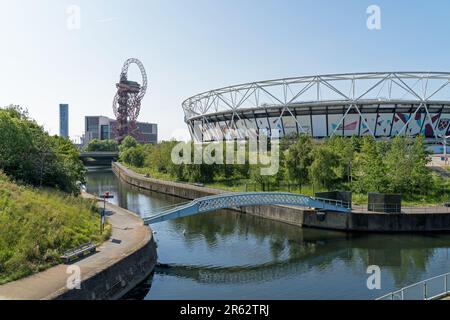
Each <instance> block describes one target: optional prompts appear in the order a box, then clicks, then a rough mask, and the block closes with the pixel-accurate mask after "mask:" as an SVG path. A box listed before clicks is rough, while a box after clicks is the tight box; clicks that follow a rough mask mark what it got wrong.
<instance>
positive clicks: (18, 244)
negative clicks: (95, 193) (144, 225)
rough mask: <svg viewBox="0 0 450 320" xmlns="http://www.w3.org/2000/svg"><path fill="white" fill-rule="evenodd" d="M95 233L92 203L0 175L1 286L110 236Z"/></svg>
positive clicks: (96, 216) (96, 215) (95, 215)
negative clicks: (16, 182)
mask: <svg viewBox="0 0 450 320" xmlns="http://www.w3.org/2000/svg"><path fill="white" fill-rule="evenodd" d="M105 230H106V232H105V233H104V234H103V235H100V232H99V209H98V208H97V206H96V203H95V201H94V200H87V199H83V198H81V197H74V196H71V195H67V194H64V193H60V192H58V191H55V190H43V189H34V188H31V187H26V186H20V185H17V184H15V183H12V182H11V181H10V180H8V178H7V177H6V176H5V175H3V174H1V173H0V284H4V283H6V282H9V281H14V280H17V279H20V278H22V277H25V276H28V275H31V274H33V273H36V272H40V271H43V270H45V269H47V268H49V267H51V266H54V265H56V264H58V263H60V262H61V260H60V256H61V254H63V252H64V251H66V250H67V249H70V248H73V247H76V246H78V245H81V244H83V243H86V242H89V241H92V242H94V243H101V242H103V241H104V240H106V239H107V238H108V237H109V236H110V234H111V228H110V226H109V225H108V226H106V229H105Z"/></svg>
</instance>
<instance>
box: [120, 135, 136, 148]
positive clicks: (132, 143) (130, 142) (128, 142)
mask: <svg viewBox="0 0 450 320" xmlns="http://www.w3.org/2000/svg"><path fill="white" fill-rule="evenodd" d="M137 145H138V142H137V140H136V139H135V138H133V137H132V136H126V137H125V139H123V141H122V144H121V145H120V147H119V151H122V150H126V149H129V148H133V147H136V146H137Z"/></svg>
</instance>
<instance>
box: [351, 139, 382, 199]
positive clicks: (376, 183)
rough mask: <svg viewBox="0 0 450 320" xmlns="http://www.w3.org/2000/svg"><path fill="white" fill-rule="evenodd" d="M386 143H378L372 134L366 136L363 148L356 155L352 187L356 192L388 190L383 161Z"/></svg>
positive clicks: (363, 140)
mask: <svg viewBox="0 0 450 320" xmlns="http://www.w3.org/2000/svg"><path fill="white" fill-rule="evenodd" d="M383 149H384V144H383V143H382V142H379V143H377V142H376V141H375V139H374V138H373V137H371V136H364V138H363V139H362V144H361V150H360V152H359V153H358V154H357V155H356V159H355V162H356V168H355V178H356V181H355V182H354V183H353V184H352V188H353V189H354V190H355V191H356V192H360V193H366V192H384V191H386V186H387V179H386V167H385V164H384V162H383V155H384V154H383V153H382V150H383Z"/></svg>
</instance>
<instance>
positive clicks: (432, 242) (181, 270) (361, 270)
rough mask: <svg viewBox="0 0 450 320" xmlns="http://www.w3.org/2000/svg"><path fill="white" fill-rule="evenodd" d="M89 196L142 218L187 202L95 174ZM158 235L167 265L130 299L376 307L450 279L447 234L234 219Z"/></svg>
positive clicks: (165, 228)
mask: <svg viewBox="0 0 450 320" xmlns="http://www.w3.org/2000/svg"><path fill="white" fill-rule="evenodd" d="M86 188H87V191H88V192H90V193H96V194H101V193H103V192H105V191H110V192H111V193H112V194H113V195H114V199H112V200H111V202H113V203H115V204H118V205H119V206H121V207H123V208H126V209H129V210H131V211H134V212H136V213H139V214H140V215H141V216H145V215H149V214H151V213H152V212H155V211H157V209H158V208H161V207H164V206H167V205H172V204H176V203H181V202H185V201H186V200H183V199H178V198H174V197H170V196H166V195H162V194H157V193H152V192H147V191H143V190H139V189H136V188H134V187H131V186H129V185H126V184H124V183H122V182H120V181H119V180H118V179H117V178H116V177H115V176H114V174H113V173H112V171H111V170H110V169H92V170H90V171H89V172H88V176H87V185H86ZM152 229H153V230H154V233H155V239H156V241H157V244H158V256H159V257H158V261H159V263H160V264H161V265H160V266H159V267H157V268H156V270H155V273H154V275H153V276H151V277H150V278H149V279H147V280H146V281H145V282H144V283H142V284H141V285H139V286H138V287H136V288H135V289H134V290H133V291H132V292H130V293H129V294H128V295H127V297H126V298H127V299H146V300H156V299H179V300H184V299H374V298H376V297H379V296H381V295H383V294H385V293H388V292H390V291H393V290H395V289H399V288H401V287H404V286H407V285H409V284H412V283H415V282H417V281H420V280H423V279H426V278H430V277H432V276H435V275H439V274H443V273H446V272H449V271H450V258H449V247H450V235H449V234H422V235H412V234H403V235H395V234H347V233H343V232H336V231H326V230H315V229H301V228H299V227H296V226H290V225H287V224H284V223H278V222H275V221H270V220H266V219H262V218H258V217H252V216H249V215H245V214H239V213H236V212H232V211H220V212H216V213H210V214H205V215H197V216H192V217H187V218H181V219H178V220H174V221H167V222H163V223H159V224H155V225H153V226H152ZM370 265H377V266H379V267H380V268H381V290H369V289H368V288H367V286H366V282H367V278H368V277H369V276H370V275H369V274H367V273H366V271H367V267H368V266H370Z"/></svg>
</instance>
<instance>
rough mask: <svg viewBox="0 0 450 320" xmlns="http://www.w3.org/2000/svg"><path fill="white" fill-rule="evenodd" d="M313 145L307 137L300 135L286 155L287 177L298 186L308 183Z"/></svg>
mask: <svg viewBox="0 0 450 320" xmlns="http://www.w3.org/2000/svg"><path fill="white" fill-rule="evenodd" d="M312 150H313V143H312V139H311V138H310V137H309V136H306V135H301V136H299V137H298V139H297V141H296V143H295V144H294V145H292V146H291V147H290V148H289V149H288V152H287V155H286V167H287V176H288V178H289V180H291V181H295V182H297V183H298V184H299V185H300V186H301V185H302V184H304V183H306V182H308V181H309V177H308V174H309V167H310V166H311V163H312Z"/></svg>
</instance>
